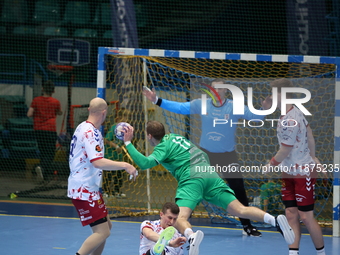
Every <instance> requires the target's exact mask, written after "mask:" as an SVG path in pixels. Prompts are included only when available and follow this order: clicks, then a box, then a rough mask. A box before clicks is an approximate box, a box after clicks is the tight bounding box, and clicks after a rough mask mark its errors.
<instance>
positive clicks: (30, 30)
mask: <svg viewBox="0 0 340 255" xmlns="http://www.w3.org/2000/svg"><path fill="white" fill-rule="evenodd" d="M36 33H37V32H36V27H35V26H24V25H23V26H17V27H15V28H14V29H13V34H22V35H35V34H36Z"/></svg>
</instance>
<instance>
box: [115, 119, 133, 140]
mask: <svg viewBox="0 0 340 255" xmlns="http://www.w3.org/2000/svg"><path fill="white" fill-rule="evenodd" d="M124 127H131V125H130V124H129V123H127V122H119V123H118V124H117V125H116V128H115V135H116V137H117V138H118V139H119V140H122V141H124V132H123V131H124Z"/></svg>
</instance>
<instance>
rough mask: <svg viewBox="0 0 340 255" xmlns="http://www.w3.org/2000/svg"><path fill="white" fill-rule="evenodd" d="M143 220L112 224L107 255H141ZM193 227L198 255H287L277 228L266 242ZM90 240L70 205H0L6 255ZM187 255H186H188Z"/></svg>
mask: <svg viewBox="0 0 340 255" xmlns="http://www.w3.org/2000/svg"><path fill="white" fill-rule="evenodd" d="M149 217H150V219H156V218H157V217H155V216H152V217H151V216H149ZM144 219H147V217H137V218H132V217H124V218H115V219H113V220H112V224H113V228H112V233H111V236H110V237H109V238H108V240H107V242H106V247H105V249H104V252H103V255H114V254H117V255H122V254H123V255H125V254H126V255H138V254H139V253H138V248H139V237H140V223H141V222H142V221H143V220H144ZM191 223H192V224H193V228H194V230H197V229H200V230H202V231H203V232H204V235H205V237H204V239H203V241H202V243H201V246H200V254H206V255H219V254H226V255H233V254H237V255H242V254H245V255H249V254H252V255H287V254H288V248H287V245H286V243H285V241H284V240H283V238H282V236H281V234H279V233H278V232H276V231H275V229H274V228H264V229H262V230H261V232H262V237H246V236H242V231H241V229H240V228H238V227H235V226H233V225H229V224H212V223H211V222H210V220H209V219H192V220H191ZM323 231H324V238H325V247H326V252H327V254H328V255H340V238H335V237H332V236H331V229H330V228H325V229H323ZM90 234H91V229H90V227H88V226H87V227H82V226H81V224H80V221H79V219H78V217H77V213H76V211H75V209H74V207H73V206H72V205H68V204H67V205H66V204H57V203H44V202H25V201H6V200H3V201H1V200H0V244H1V246H0V247H1V248H0V254H2V255H17V254H20V255H23V254H28V255H57V254H58V255H66V254H68V255H74V254H75V253H76V251H77V250H78V248H79V247H80V245H81V244H82V242H83V241H84V240H85V239H86V238H87V237H88V236H89V235H90ZM186 246H187V244H185V245H184V247H186ZM184 254H188V252H187V251H186V249H185V252H184ZM313 254H316V252H315V249H314V247H313V244H312V241H311V239H310V236H309V235H308V234H303V236H302V239H301V247H300V255H313Z"/></svg>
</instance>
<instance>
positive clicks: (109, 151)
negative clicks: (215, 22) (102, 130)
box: [103, 108, 129, 197]
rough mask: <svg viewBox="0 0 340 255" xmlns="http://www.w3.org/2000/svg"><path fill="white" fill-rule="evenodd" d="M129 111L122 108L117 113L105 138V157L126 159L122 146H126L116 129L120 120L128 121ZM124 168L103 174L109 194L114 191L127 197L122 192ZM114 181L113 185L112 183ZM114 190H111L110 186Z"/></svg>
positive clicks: (105, 188) (104, 190)
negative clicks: (117, 134)
mask: <svg viewBox="0 0 340 255" xmlns="http://www.w3.org/2000/svg"><path fill="white" fill-rule="evenodd" d="M128 119H129V112H128V110H126V109H124V108H122V109H119V110H118V111H117V115H116V118H115V124H113V125H112V126H111V128H110V130H109V131H108V132H107V133H106V136H105V138H104V143H105V145H107V146H105V158H108V159H111V160H116V161H124V159H123V157H124V152H123V149H122V146H124V142H123V141H121V140H119V139H118V138H117V137H116V135H115V129H116V126H117V124H118V123H119V122H128ZM124 172H125V171H124V170H117V171H113V172H111V171H104V174H103V192H104V194H106V195H108V194H110V193H111V192H112V191H113V192H114V195H115V196H116V197H126V194H124V193H122V190H121V188H122V186H123V174H124ZM111 182H112V183H113V185H112V186H111V185H110V183H111ZM111 187H112V188H113V190H110V188H111Z"/></svg>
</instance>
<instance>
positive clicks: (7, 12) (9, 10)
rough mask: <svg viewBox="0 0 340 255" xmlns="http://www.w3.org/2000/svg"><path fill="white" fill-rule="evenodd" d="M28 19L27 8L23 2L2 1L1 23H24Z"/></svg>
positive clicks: (17, 0) (21, 0)
mask: <svg viewBox="0 0 340 255" xmlns="http://www.w3.org/2000/svg"><path fill="white" fill-rule="evenodd" d="M27 19H28V8H27V2H26V1H25V0H15V1H14V0H4V3H3V7H2V13H1V21H2V22H16V23H24V22H26V21H27Z"/></svg>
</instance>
